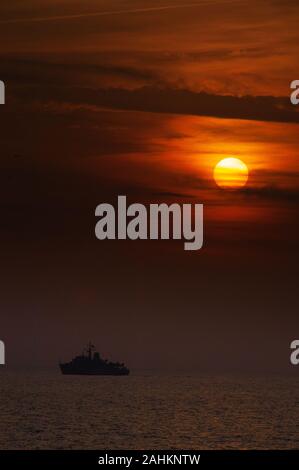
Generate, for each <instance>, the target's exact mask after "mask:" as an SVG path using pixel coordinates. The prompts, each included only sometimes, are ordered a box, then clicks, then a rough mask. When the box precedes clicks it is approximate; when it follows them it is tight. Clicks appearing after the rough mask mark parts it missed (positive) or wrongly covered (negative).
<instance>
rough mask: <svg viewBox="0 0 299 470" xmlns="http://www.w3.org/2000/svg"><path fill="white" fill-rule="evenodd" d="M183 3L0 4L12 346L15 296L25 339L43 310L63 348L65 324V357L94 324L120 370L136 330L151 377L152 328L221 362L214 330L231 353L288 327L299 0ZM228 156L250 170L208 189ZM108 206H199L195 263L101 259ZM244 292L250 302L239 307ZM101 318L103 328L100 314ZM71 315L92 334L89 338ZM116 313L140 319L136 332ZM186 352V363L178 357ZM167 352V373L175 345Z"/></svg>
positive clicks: (147, 254)
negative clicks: (99, 220) (125, 201)
mask: <svg viewBox="0 0 299 470" xmlns="http://www.w3.org/2000/svg"><path fill="white" fill-rule="evenodd" d="M187 3H188V5H187ZM191 3H193V2H190V4H189V2H182V1H179V0H174V1H171V0H156V1H155V0H147V1H145V0H109V1H108V0H86V1H84V2H82V1H81V0H35V1H33V0H26V2H20V1H16V0H2V1H1V6H0V10H1V17H0V18H1V19H0V44H1V53H0V55H1V60H0V79H1V80H4V81H5V84H6V92H7V96H6V105H5V107H1V109H0V118H1V162H0V164H1V174H2V175H3V176H4V177H3V181H2V184H1V201H2V207H1V209H2V221H3V233H2V238H3V243H4V244H5V247H6V250H5V252H6V255H5V256H6V258H5V263H6V264H5V266H6V271H7V276H6V278H5V283H6V291H7V293H8V294H7V296H8V297H7V305H5V306H4V307H5V308H4V309H3V311H8V310H6V309H9V308H10V307H9V305H10V302H11V297H13V298H14V302H15V304H14V307H13V308H12V315H11V317H10V318H9V319H8V327H7V328H8V329H7V331H8V332H10V331H13V332H14V333H15V331H14V329H15V320H14V319H15V316H14V313H13V312H15V311H19V310H18V309H20V308H22V311H23V310H24V302H23V303H22V302H21V300H22V299H21V297H20V300H19V299H17V298H15V296H14V295H13V296H12V292H14V291H15V285H17V286H18V289H19V291H21V292H23V295H24V298H25V299H26V302H25V304H26V309H27V310H26V312H27V314H28V316H30V315H31V316H30V318H31V320H30V321H27V320H26V322H25V320H24V324H23V327H24V329H25V330H26V328H27V329H29V328H30V325H32V324H35V322H36V316H34V314H33V313H32V312H36V311H38V312H41V311H42V312H43V314H44V318H43V319H42V320H41V323H40V325H39V324H38V326H36V329H37V331H38V332H40V329H43V328H46V329H47V328H50V329H51V328H52V329H53V331H56V324H55V323H52V320H53V318H54V320H55V319H56V320H57V321H58V320H59V322H60V321H61V323H60V325H61V333H60V336H59V335H58V336H57V339H56V341H57V342H60V343H59V345H60V347H62V345H63V344H64V338H63V335H64V334H68V333H69V324H70V319H71V320H72V318H73V317H76V318H77V319H78V322H77V323H76V324H73V335H74V338H76V339H74V342H75V341H77V340H78V342H79V339H80V341H81V339H82V338H79V336H80V331H79V330H81V331H84V332H85V334H86V335H87V337H88V338H89V337H90V336H88V335H89V333H92V331H94V328H95V326H96V325H98V327H99V330H101V328H102V325H103V323H102V322H104V325H105V326H106V327H107V328H108V327H109V328H110V327H111V330H113V333H112V337H113V338H114V340H115V344H116V345H119V346H116V354H117V353H118V352H119V357H123V359H124V360H126V354H125V353H124V351H126V352H127V354H128V356H127V357H128V359H131V360H132V361H133V362H134V360H135V355H134V351H132V350H131V349H130V347H129V346H128V345H127V343H126V342H125V340H124V338H123V337H122V335H121V331H126V332H127V334H128V337H129V336H130V335H132V334H133V333H134V332H135V333H136V332H137V333H138V332H140V331H143V332H144V333H142V334H144V337H143V336H142V335H141V337H140V338H139V337H138V338H139V339H138V341H140V344H139V346H143V345H144V348H145V349H144V351H145V352H144V355H145V356H146V358H147V360H148V364H149V365H151V357H152V353H153V352H152V349H151V340H150V335H149V336H148V337H147V336H146V335H147V334H148V333H147V331H152V332H153V334H156V332H157V328H156V327H157V325H158V324H159V327H161V330H159V331H161V332H163V331H164V332H165V331H166V330H167V328H168V327H169V324H170V323H171V324H172V325H175V322H174V323H172V322H171V321H169V320H172V319H173V318H175V320H176V321H178V323H180V322H181V324H182V328H183V329H185V331H186V337H187V336H188V328H189V327H190V331H189V334H193V333H192V331H198V330H200V331H202V337H201V340H202V341H203V343H204V345H205V346H206V347H207V348H209V346H208V345H207V338H208V337H209V338H211V337H213V338H215V341H216V343H217V341H218V343H217V344H218V345H219V344H220V345H221V349H222V350H223V355H224V356H223V357H224V359H223V360H224V361H225V357H227V361H228V363H230V361H234V360H235V357H236V354H235V352H236V351H235V350H234V351H232V350H230V349H229V347H228V349H227V350H225V347H226V345H225V344H223V342H224V340H223V331H225V333H226V335H227V336H228V337H229V338H231V344H233V345H236V342H237V343H238V342H239V343H240V344H241V343H242V341H243V340H242V338H241V335H239V332H240V331H242V332H243V334H244V335H245V336H246V335H247V334H248V335H249V336H246V338H247V340H248V341H255V340H256V324H257V322H256V320H257V319H258V321H261V322H262V324H259V334H260V336H261V337H260V344H259V346H257V349H256V351H258V348H260V349H259V350H260V351H264V349H265V347H264V343H263V342H262V341H263V339H264V338H262V336H263V334H264V333H265V335H266V334H267V332H268V330H269V328H271V325H273V335H274V336H273V338H274V337H275V338H276V339H277V338H278V337H279V335H280V332H281V316H280V314H281V310H284V309H285V310H288V311H289V312H290V313H289V315H290V323H289V326H290V329H291V327H294V324H295V316H294V317H293V316H292V315H293V312H295V311H296V309H295V308H294V306H295V305H296V302H297V303H298V296H297V292H296V290H295V289H292V285H293V283H294V279H295V277H294V272H295V271H296V269H297V261H296V253H297V252H298V233H299V231H298V228H299V227H298V222H297V219H298V216H297V212H298V210H297V207H298V202H299V159H298V144H299V132H298V129H299V114H298V111H299V106H298V107H297V108H296V107H294V106H292V105H290V103H289V95H290V88H289V87H290V83H291V81H292V80H294V79H298V78H299V77H298V65H299V64H298V62H299V58H298V44H299V32H298V31H299V29H298V19H299V8H298V2H297V0H284V1H282V0H250V1H249V0H248V1H245V0H244V1H242V0H236V1H234V0H231V1H229V0H227V1H226V0H219V1H218V0H211V1H206V0H202V1H201V2H200V1H199V2H194V3H198V5H193V6H192V5H191ZM163 7H167V8H165V9H163ZM128 10H129V11H128ZM228 156H229V157H231V156H232V157H237V158H240V159H241V160H243V161H244V162H245V163H246V164H247V166H248V168H249V180H248V184H247V186H246V187H245V188H244V189H243V190H240V191H238V192H231V191H225V190H222V189H220V188H218V187H217V186H216V185H215V182H214V181H213V178H212V175H213V168H214V166H215V164H216V163H217V162H218V161H219V160H221V159H222V158H225V157H228ZM118 194H127V196H128V198H129V201H132V202H133V201H140V202H142V201H148V202H156V201H171V202H185V201H188V202H202V203H204V207H205V209H204V220H205V227H204V236H205V239H204V248H203V249H202V250H200V253H197V254H196V255H195V256H193V257H192V258H191V257H186V256H184V254H182V253H181V247H179V246H178V244H171V243H169V244H161V245H160V244H158V245H151V244H148V245H146V247H145V246H144V245H139V244H138V243H136V244H135V245H134V250H133V249H132V250H131V251H130V250H128V249H127V247H124V246H123V245H122V244H120V245H117V246H116V247H115V249H114V250H111V251H110V250H108V249H107V247H106V245H101V244H99V243H97V242H96V241H95V240H94V239H93V232H94V209H95V207H96V205H97V204H99V203H101V202H112V203H114V202H115V200H116V197H117V195H118ZM20 227H22V230H21V235H20ZM109 248H110V246H109ZM11 256H15V258H14V262H13V263H12V262H11ZM103 266H104V267H105V269H104V268H103ZM145 266H146V267H147V268H145ZM278 267H279V269H278ZM279 270H280V271H279ZM19 273H21V274H20V278H18V275H19ZM140 273H141V274H140ZM104 274H105V276H106V277H105V276H104ZM281 277H282V278H283V280H282V279H281ZM273 278H275V279H273ZM281 283H282V284H283V285H282V284H281ZM130 285H131V286H132V285H133V286H134V289H131V288H129V287H128V286H130ZM161 285H163V286H164V287H163V289H164V290H162V289H161ZM103 286H104V287H103ZM115 286H118V287H117V288H118V289H119V291H120V292H121V295H115V292H114V291H115V288H116V287H115ZM232 286H233V291H234V297H233V300H231V298H229V295H230V294H231V290H230V289H231V288H232ZM52 288H53V289H55V291H57V292H58V294H57V298H56V297H55V296H53V292H51V289H52ZM60 289H61V291H60ZM249 290H250V292H252V291H254V292H257V293H258V294H256V296H251V297H250V299H248V297H249V295H248V292H249ZM59 292H60V294H59ZM170 292H171V295H172V296H173V297H171V298H170V297H168V294H169V293H170ZM272 292H275V293H274V294H272ZM219 293H220V294H221V295H220V294H219ZM280 294H281V296H280V297H279V295H280ZM54 297H55V298H54ZM86 298H88V302H86ZM199 298H200V299H202V304H203V307H202V308H199V307H200V305H202V304H201V303H200V302H199ZM82 299H84V302H83V300H82ZM144 299H146V305H145V303H144ZM244 299H246V302H245V301H244ZM18 302H20V305H18ZM186 302H187V303H188V312H187V314H186V312H185V307H186ZM161 305H162V307H161ZM169 305H171V308H170V307H169ZM102 306H104V307H105V309H106V310H107V312H108V314H107V315H104V317H100V316H97V312H98V311H99V310H101V311H102ZM265 306H266V307H267V308H266V307H265ZM82 309H83V311H84V312H85V311H86V312H87V313H86V315H88V314H89V315H90V318H92V319H93V322H91V324H92V331H91V330H89V325H88V324H87V323H86V322H84V321H83V320H82V318H81V316H80V315H81V314H80V312H81V310H82ZM106 310H105V311H106ZM240 310H241V311H242V312H243V316H241V315H240ZM265 310H266V311H267V312H268V313H267V314H266V316H267V315H268V317H267V318H266V317H264V316H263V315H264V312H265ZM123 311H125V312H126V315H127V318H130V319H131V318H132V317H133V318H134V321H136V323H134V327H135V326H136V328H135V330H134V331H133V330H131V329H130V325H129V324H127V323H126V321H125V320H126V319H125V318H123V317H122V316H121V313H120V312H123ZM140 311H142V312H143V314H142V315H143V316H142V315H141V317H140V319H139V318H138V315H139V312H140ZM270 313H271V315H270ZM272 313H273V315H272ZM184 315H185V316H184ZM186 315H187V316H188V315H189V316H188V322H186V323H184V322H185V318H186ZM269 316H271V322H273V324H272V323H271V322H270V323H271V325H270V326H269V324H270V323H269V321H268V320H269ZM253 317H255V318H253ZM272 317H273V318H272ZM232 319H234V322H233V321H232ZM254 320H255V321H254ZM156 321H157V323H155V322H156ZM230 321H231V323H230ZM10 322H11V323H10ZM30 322H31V323H30ZM97 322H98V323H97ZM115 322H116V323H118V322H119V323H120V327H119V328H118V329H115V328H113V325H114V324H115ZM138 322H140V323H138ZM158 322H160V323H158ZM163 322H164V323H163ZM194 322H195V323H194ZM251 322H252V323H251ZM26 325H27V326H26ZM28 325H29V326H28ZM45 325H46V326H45ZM138 325H139V327H140V328H138ZM143 325H147V327H148V328H149V330H143V329H142V327H143ZM215 325H216V326H215ZM202 326H204V328H202ZM39 328H40V329H39ZM151 328H152V330H151ZM173 328H174V326H173ZM217 328H218V329H217ZM238 328H239V329H238ZM285 329H286V331H285V338H288V335H289V332H290V330H287V326H286V327H285ZM25 330H24V331H25ZM191 330H192V331H191ZM206 331H208V332H209V334H210V336H209V335H208V334H206ZM190 332H191V333H190ZM263 332H264V333H263ZM29 333H30V331H29ZM135 333H134V334H135ZM7 334H9V333H7ZM174 334H178V333H177V332H175V331H174ZM113 335H114V336H113ZM234 335H236V336H234ZM250 335H252V336H250ZM135 336H136V335H135ZM158 336H159V334H158ZM162 336H163V335H162V334H161V335H160V338H158V339H157V350H156V354H157V362H159V360H160V357H159V353H158V351H160V353H161V355H164V354H166V356H167V354H168V351H166V350H165V348H166V346H165V341H164V339H163V337H162ZM240 338H241V339H240ZM19 340H20V342H21V341H22V338H19ZM36 341H37V342H38V341H39V339H38V338H37V339H36ZM136 341H137V340H136ZM234 341H235V342H234ZM273 341H274V339H273ZM84 342H85V340H84ZM129 342H130V344H133V343H134V338H131V339H130V341H129ZM229 342H230V340H228V342H227V344H229ZM174 343H175V341H174ZM104 344H105V338H104ZM273 344H275V345H276V344H277V343H275V342H274V343H273ZM106 345H108V340H107V342H106ZM242 345H243V343H242ZM39 346H40V349H42V347H41V346H42V345H41V344H40V345H39ZM184 346H185V350H184V351H185V354H186V355H188V348H189V342H188V343H187V342H186V343H185V345H184ZM272 346H273V345H272ZM117 347H119V348H122V347H123V348H124V350H123V351H121V349H119V351H118V350H117ZM190 347H191V346H190ZM197 347H198V348H199V349H198V350H196V351H197V353H196V354H195V352H194V351H195V349H196V348H197ZM275 347H276V346H275ZM159 348H160V349H159ZM192 348H194V350H193V349H192V351H191V352H190V350H189V353H190V354H191V353H192V357H194V358H197V357H198V358H202V357H203V355H202V354H201V353H202V352H203V353H204V354H206V352H207V350H204V351H203V350H201V349H200V348H201V346H200V341H197V342H196V345H195V343H193V346H192ZM213 348H214V346H213ZM237 349H238V348H237ZM272 349H273V348H272ZM267 350H268V351H271V347H268V348H267ZM225 351H226V352H225ZM179 352H181V351H179ZM210 352H211V354H212V355H213V351H210ZM226 353H227V356H225V354H226ZM170 354H172V355H173V358H178V354H179V353H178V351H177V347H176V344H173V348H172V350H171V352H170ZM190 354H189V355H190ZM244 354H245V352H244ZM256 354H257V352H256ZM269 354H270V353H269ZM145 356H144V357H143V359H142V360H144V361H145V359H146V358H145ZM166 356H165V357H166ZM163 357H164V356H163ZM259 357H260V356H259ZM247 359H248V362H250V358H247ZM247 359H246V360H247ZM177 360H178V361H180V360H182V361H183V359H181V356H180V357H179V358H178V359H177ZM194 360H195V359H194ZM236 360H237V359H236ZM265 360H266V359H265ZM278 360H280V359H279V358H278ZM217 361H218V357H217V358H216V357H215V364H216V363H217ZM137 362H138V361H137ZM245 362H246V361H245ZM137 365H138V364H137Z"/></svg>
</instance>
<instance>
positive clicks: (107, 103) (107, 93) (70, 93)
mask: <svg viewBox="0 0 299 470" xmlns="http://www.w3.org/2000/svg"><path fill="white" fill-rule="evenodd" d="M16 92H17V93H18V95H19V97H20V98H25V99H28V100H30V101H32V99H33V98H34V99H35V100H42V101H47V100H55V101H61V102H64V103H65V102H71V103H74V104H78V103H80V104H88V105H95V106H101V107H107V108H111V109H120V110H131V111H143V112H154V113H167V114H184V115H195V116H214V117H218V118H228V119H246V120H253V121H269V122H289V123H299V113H298V110H297V108H296V106H293V105H292V104H291V103H290V100H289V98H285V97H274V96H240V97H239V96H229V95H227V96H224V95H214V94H209V93H205V92H199V93H196V92H193V91H189V90H186V89H174V88H162V87H150V86H145V87H141V88H137V89H134V90H128V89H123V88H107V89H91V88H84V89H83V88H79V87H78V88H76V87H68V88H65V87H48V88H47V89H44V88H43V87H27V88H26V89H23V90H19V91H16Z"/></svg>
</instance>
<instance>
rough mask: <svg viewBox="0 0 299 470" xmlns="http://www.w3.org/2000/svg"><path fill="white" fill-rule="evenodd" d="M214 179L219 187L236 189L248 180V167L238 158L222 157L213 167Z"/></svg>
mask: <svg viewBox="0 0 299 470" xmlns="http://www.w3.org/2000/svg"><path fill="white" fill-rule="evenodd" d="M214 180H215V182H216V184H217V186H219V187H220V188H223V189H238V188H242V187H243V186H245V184H246V183H247V180H248V168H247V165H245V163H244V162H242V160H239V158H232V157H231V158H224V159H223V160H220V162H218V163H217V165H216V166H215V168H214Z"/></svg>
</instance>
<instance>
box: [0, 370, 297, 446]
mask: <svg viewBox="0 0 299 470" xmlns="http://www.w3.org/2000/svg"><path fill="white" fill-rule="evenodd" d="M0 396H1V400H0V448H2V449H44V448H46V449H180V448H188V449H236V448H238V449H252V448H255V449H263V448H266V449H267V448H268V449H269V448H273V449H275V448H276V449H277V448H279V449H285V448H299V406H298V405H299V379H296V378H277V377H275V378H269V377H268V378H248V377H247V378H245V377H233V376H229V377H220V376H218V377H208V376H192V375H190V376H187V375H169V376H155V375H151V374H149V373H140V372H139V373H138V374H136V375H131V376H129V377H65V376H62V375H60V374H59V372H50V373H40V372H39V373H37V372H34V373H30V374H29V373H28V374H23V373H18V374H16V373H7V372H5V371H1V373H0Z"/></svg>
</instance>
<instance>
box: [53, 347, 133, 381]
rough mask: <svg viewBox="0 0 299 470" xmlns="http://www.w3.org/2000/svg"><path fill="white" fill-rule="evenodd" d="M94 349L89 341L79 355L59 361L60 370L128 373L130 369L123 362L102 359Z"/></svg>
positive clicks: (67, 371)
mask: <svg viewBox="0 0 299 470" xmlns="http://www.w3.org/2000/svg"><path fill="white" fill-rule="evenodd" d="M94 349H95V347H94V345H93V344H91V343H89V344H88V346H87V348H86V349H85V350H83V353H82V355H81V356H76V357H75V358H74V359H72V360H71V362H66V363H64V364H61V363H60V364H59V367H60V370H61V372H62V373H63V374H64V375H129V373H130V371H129V369H128V368H127V367H125V365H124V364H120V363H119V362H109V361H107V360H106V359H102V358H101V356H100V354H99V353H98V352H96V351H94ZM85 353H87V354H85Z"/></svg>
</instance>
